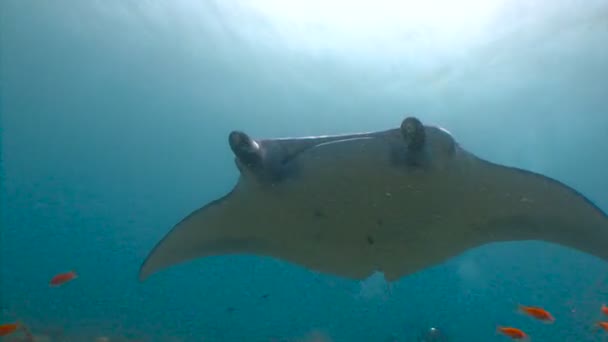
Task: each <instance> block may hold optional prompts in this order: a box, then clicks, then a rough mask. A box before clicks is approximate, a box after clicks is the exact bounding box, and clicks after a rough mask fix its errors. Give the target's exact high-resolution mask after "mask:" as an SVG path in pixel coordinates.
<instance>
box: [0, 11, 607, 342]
mask: <svg viewBox="0 0 608 342" xmlns="http://www.w3.org/2000/svg"><path fill="white" fill-rule="evenodd" d="M0 16H1V17H0V35H1V36H0V39H1V40H0V44H1V45H0V47H1V49H0V54H1V55H0V87H1V88H0V92H1V93H0V94H1V97H0V105H1V112H0V114H1V120H2V121H1V126H0V134H1V137H2V155H1V162H2V169H1V180H2V187H1V197H0V200H1V215H2V225H1V231H0V264H1V269H0V307H1V309H2V312H1V313H0V323H1V322H9V321H14V320H16V319H19V320H21V321H23V322H24V323H25V324H27V325H28V326H29V327H30V329H31V330H32V331H33V332H34V333H35V334H36V335H39V336H40V338H39V340H40V341H42V340H43V337H42V336H43V335H45V336H47V338H50V339H51V340H52V341H95V340H96V339H97V338H98V337H102V336H106V337H108V338H109V340H110V341H209V342H212V341H251V342H257V341H306V342H312V341H317V342H318V341H335V342H338V341H349V342H375V341H378V342H387V341H416V340H417V338H418V336H419V334H420V333H421V332H423V331H426V330H427V329H428V328H429V327H431V326H436V327H438V328H440V329H442V330H443V331H444V333H445V334H446V336H447V337H448V338H449V340H450V341H504V340H507V339H506V338H505V337H504V336H499V335H497V333H496V326H497V325H513V326H517V327H519V328H522V329H524V330H525V331H526V332H527V333H529V334H530V335H531V337H532V340H533V341H601V340H603V339H604V338H605V335H606V333H602V332H601V331H594V330H593V328H592V326H593V324H594V323H595V322H596V321H598V320H599V319H601V313H600V310H599V308H600V306H601V304H602V303H606V302H608V264H607V263H606V262H604V261H601V260H599V259H597V258H594V257H592V256H590V255H587V254H584V253H582V252H578V251H574V250H570V249H566V248H564V247H559V246H556V245H551V244H547V243H542V242H512V243H501V244H491V245H486V246H482V247H479V248H476V249H473V250H470V251H468V252H466V253H464V254H462V255H460V256H457V257H455V258H453V259H450V260H447V261H446V262H444V263H442V264H440V265H437V266H434V267H431V268H428V269H426V270H424V271H421V272H418V273H415V274H413V275H410V276H407V277H404V278H402V279H401V280H399V281H397V282H394V283H391V284H387V283H386V282H385V281H384V280H383V278H382V276H381V275H380V276H379V275H374V276H372V277H371V278H370V279H368V280H365V281H354V280H348V279H344V278H340V277H337V276H331V275H327V274H321V273H317V272H314V271H312V270H308V269H306V268H303V267H300V266H296V265H293V264H290V263H287V262H284V261H281V260H277V259H272V258H267V257H256V256H221V257H211V258H206V259H200V260H195V261H192V262H189V263H186V264H181V265H179V266H175V267H172V268H169V269H167V270H164V271H162V272H160V273H159V274H156V275H154V276H152V277H150V278H149V279H148V280H146V281H145V282H143V283H142V282H139V281H138V279H137V273H138V269H139V267H140V265H141V263H142V261H143V260H144V258H145V257H146V255H147V254H148V253H149V251H150V249H151V248H152V247H153V246H154V245H155V244H156V242H157V241H158V240H159V239H161V238H162V237H163V236H164V235H165V234H166V233H167V232H168V230H169V229H170V228H171V227H172V226H173V225H174V224H175V223H176V222H178V221H179V220H181V219H182V218H183V217H184V216H185V215H187V214H189V213H190V212H191V211H192V210H195V209H197V208H199V207H200V206H202V205H204V204H205V203H207V202H209V201H211V200H214V199H216V198H218V197H220V196H222V195H224V194H225V193H226V192H228V191H229V190H230V189H231V188H232V186H233V185H234V183H235V181H236V179H237V177H238V171H237V169H236V168H235V166H234V160H233V158H234V157H233V154H232V152H231V151H230V148H229V145H228V141H227V136H228V133H229V132H230V131H232V130H236V129H238V130H244V131H246V132H247V133H249V134H251V135H252V136H253V137H262V138H266V137H268V138H270V137H288V136H307V135H325V134H342V133H352V132H365V131H375V130H384V129H389V128H393V127H398V125H399V124H400V123H401V120H402V119H403V118H404V117H405V116H406V115H415V116H417V117H419V118H420V119H421V120H423V121H424V122H425V123H432V124H437V125H440V126H442V127H445V128H446V129H448V130H449V131H450V132H451V133H452V134H453V135H454V137H455V138H456V139H457V140H458V141H459V142H460V144H461V145H462V146H463V147H465V148H467V149H468V150H470V151H472V152H473V153H475V154H476V155H478V156H480V157H483V158H485V159H488V160H491V161H493V162H496V163H501V164H505V165H510V166H516V167H520V168H524V169H528V170H532V171H535V172H539V173H542V174H545V175H547V176H550V177H552V178H555V179H557V180H559V181H562V182H564V183H566V184H568V185H570V186H572V187H574V188H575V189H577V190H578V191H580V192H581V193H583V194H585V195H586V196H587V197H588V198H589V199H590V200H592V201H593V202H594V203H596V204H597V205H598V206H599V207H600V208H602V209H603V210H604V211H608V195H607V190H608V177H607V175H608V100H607V99H608V44H606V42H608V3H607V2H606V1H599V0H597V1H593V0H589V1H574V0H556V1H549V0H546V1H520V0H513V1H498V0H497V1H474V0H463V1H459V2H449V1H438V0H436V1H430V2H424V3H423V2H416V1H400V2H395V1H379V2H374V3H372V2H345V1H334V2H327V3H324V2H320V1H299V2H297V1H294V2H286V1H278V0H277V1H271V0H260V1H244V0H243V1H236V0H233V1H219V0H218V1H195V0H176V1H160V0H140V1H135V0H124V1H117V0H108V1H100V0H91V1H68V0H57V1H41V0H39V1H36V0H3V1H2V2H1V3H0ZM607 248H608V246H607ZM72 269H73V270H75V271H76V272H77V273H78V274H79V277H78V278H77V279H76V280H74V281H72V282H70V283H68V284H66V285H65V286H62V287H59V288H50V287H49V286H48V282H49V279H50V278H51V277H52V276H53V275H55V274H57V273H59V272H65V271H68V270H72ZM518 303H522V304H529V305H540V306H543V307H545V308H547V309H548V310H550V311H551V312H552V314H553V315H554V316H555V317H556V322H555V324H552V325H546V324H541V323H539V322H536V321H534V320H532V319H530V318H528V317H524V316H522V315H519V314H517V313H516V312H515V309H516V306H517V304H518ZM47 340H48V339H47Z"/></svg>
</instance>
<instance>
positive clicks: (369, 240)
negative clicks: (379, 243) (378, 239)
mask: <svg viewBox="0 0 608 342" xmlns="http://www.w3.org/2000/svg"><path fill="white" fill-rule="evenodd" d="M367 244H368V245H370V246H371V245H373V244H374V237H373V236H371V235H368V236H367Z"/></svg>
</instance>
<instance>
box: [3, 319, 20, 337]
mask: <svg viewBox="0 0 608 342" xmlns="http://www.w3.org/2000/svg"><path fill="white" fill-rule="evenodd" d="M19 328H21V324H20V323H18V322H17V323H6V324H2V325H0V336H7V335H10V334H12V333H14V332H15V331H17V330H19Z"/></svg>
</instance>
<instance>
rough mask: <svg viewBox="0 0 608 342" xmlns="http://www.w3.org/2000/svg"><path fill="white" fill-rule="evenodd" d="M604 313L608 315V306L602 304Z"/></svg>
mask: <svg viewBox="0 0 608 342" xmlns="http://www.w3.org/2000/svg"><path fill="white" fill-rule="evenodd" d="M602 312H603V313H604V315H608V306H606V304H602Z"/></svg>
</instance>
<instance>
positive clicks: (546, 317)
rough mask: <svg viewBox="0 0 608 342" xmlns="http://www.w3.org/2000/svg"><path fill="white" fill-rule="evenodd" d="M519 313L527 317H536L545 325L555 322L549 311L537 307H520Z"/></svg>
mask: <svg viewBox="0 0 608 342" xmlns="http://www.w3.org/2000/svg"><path fill="white" fill-rule="evenodd" d="M519 312H521V313H523V314H525V315H528V316H531V317H534V318H536V319H538V320H541V321H543V322H545V323H553V322H555V318H553V315H551V313H549V311H547V310H545V309H543V308H539V307H536V306H524V305H519Z"/></svg>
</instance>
